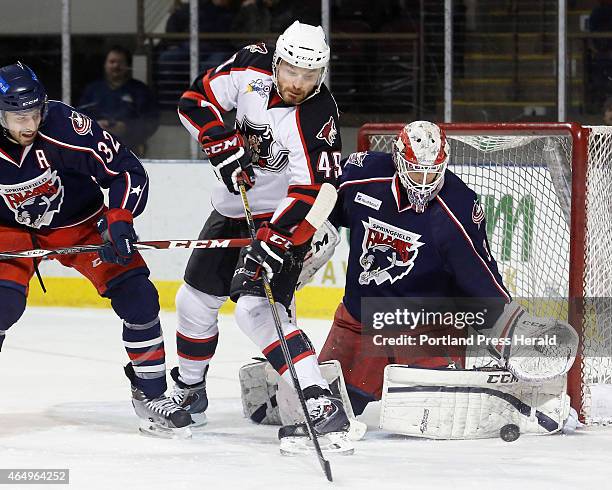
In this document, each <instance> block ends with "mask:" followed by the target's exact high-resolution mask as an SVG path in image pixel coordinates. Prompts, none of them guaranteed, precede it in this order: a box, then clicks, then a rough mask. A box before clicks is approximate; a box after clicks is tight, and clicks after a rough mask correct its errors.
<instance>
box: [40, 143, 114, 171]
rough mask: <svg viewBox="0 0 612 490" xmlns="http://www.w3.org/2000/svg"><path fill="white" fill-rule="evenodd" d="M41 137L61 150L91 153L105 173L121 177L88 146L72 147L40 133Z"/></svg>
mask: <svg viewBox="0 0 612 490" xmlns="http://www.w3.org/2000/svg"><path fill="white" fill-rule="evenodd" d="M38 134H39V135H40V137H41V138H42V139H44V140H46V141H48V142H49V143H53V144H54V145H56V146H59V147H61V148H68V149H70V150H75V151H84V152H88V153H91V154H92V155H93V156H94V158H95V159H96V160H98V161H99V162H100V163H101V164H102V166H103V167H104V171H105V172H106V173H107V174H108V175H112V176H116V175H119V174H120V172H115V171H114V170H110V169H109V168H108V167H107V166H106V163H104V160H103V159H102V158H101V157H100V155H98V154H97V153H96V151H95V150H94V149H93V148H88V147H86V146H74V145H70V144H68V143H64V142H63V141H59V140H54V139H53V138H51V137H49V136H46V135H44V134H42V133H40V132H39V133H38Z"/></svg>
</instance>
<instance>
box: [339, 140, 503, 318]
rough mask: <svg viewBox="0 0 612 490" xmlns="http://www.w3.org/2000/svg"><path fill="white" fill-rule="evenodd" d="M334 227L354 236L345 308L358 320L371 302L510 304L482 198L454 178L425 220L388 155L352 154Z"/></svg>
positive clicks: (449, 178) (450, 177) (450, 174)
mask: <svg viewBox="0 0 612 490" xmlns="http://www.w3.org/2000/svg"><path fill="white" fill-rule="evenodd" d="M330 219H331V221H332V222H333V223H334V224H335V225H336V226H344V227H346V228H349V229H350V252H349V259H348V269H347V275H346V287H345V291H344V299H343V301H344V304H345V306H346V308H347V309H348V311H349V313H350V314H351V315H352V316H353V317H354V318H356V319H358V320H361V299H362V298H367V297H395V298H401V297H432V298H434V297H435V298H500V299H502V300H503V301H500V305H501V306H502V307H503V304H504V303H505V302H507V301H509V300H510V294H509V293H508V291H507V290H506V288H505V286H504V284H503V281H502V278H501V276H500V274H499V271H498V269H497V263H496V262H495V259H494V258H493V257H492V256H491V252H490V249H489V244H488V240H487V236H486V232H485V230H486V223H485V220H484V212H483V210H482V208H481V206H480V203H479V202H478V197H477V195H476V193H475V192H474V191H472V190H471V189H470V188H469V187H468V186H467V185H466V184H465V183H464V182H463V181H462V180H461V179H460V178H459V177H457V176H456V175H455V174H454V173H453V172H451V171H450V170H446V173H445V175H444V185H443V187H442V189H441V190H440V192H439V193H438V195H437V196H436V197H435V198H434V199H433V200H432V201H431V202H430V203H429V205H428V206H427V208H426V210H425V212H424V213H416V212H415V211H414V210H413V208H412V206H411V204H410V203H409V202H408V199H407V196H406V194H405V192H404V190H403V187H402V184H401V183H400V181H399V177H398V175H397V173H396V171H395V166H394V164H393V160H392V158H391V155H390V154H387V153H378V152H368V153H354V154H352V155H351V156H350V157H349V158H348V159H347V161H346V163H345V164H344V168H343V174H342V176H341V178H340V187H339V196H338V203H337V205H336V208H335V209H334V213H333V214H332V216H331V218H330ZM495 301H496V300H495Z"/></svg>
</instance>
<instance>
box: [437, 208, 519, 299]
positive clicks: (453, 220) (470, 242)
mask: <svg viewBox="0 0 612 490" xmlns="http://www.w3.org/2000/svg"><path fill="white" fill-rule="evenodd" d="M436 199H437V200H438V202H439V203H440V204H441V205H442V209H444V211H446V214H448V216H449V218H450V219H451V221H452V222H453V223H455V226H457V228H458V229H459V232H460V233H461V234H462V235H463V237H464V238H465V240H466V241H467V242H468V244H469V245H470V247H471V248H472V251H473V252H474V254H475V255H476V257H478V259H479V260H480V262H482V265H483V266H484V268H485V270H486V271H487V272H488V273H489V275H490V276H491V279H493V283H494V284H495V287H496V288H497V289H498V290H499V291H500V292H501V293H502V294H503V295H504V296H505V297H506V298H507V300H508V302H510V301H511V299H510V296H509V295H508V293H507V292H506V290H505V289H504V288H503V287H502V286H500V285H499V283H498V282H497V279H496V278H495V275H494V274H493V272H491V269H489V266H488V265H487V263H486V262H485V261H484V260H483V258H482V257H481V256H480V254H479V253H478V250H476V247H475V246H474V242H472V238H471V237H470V235H469V234H468V233H467V231H465V228H464V227H463V225H462V224H461V222H460V221H459V220H458V219H457V218H455V215H454V214H453V212H452V211H451V210H450V208H449V207H448V206H447V204H446V203H445V202H444V201H443V200H442V198H441V197H440V196H436Z"/></svg>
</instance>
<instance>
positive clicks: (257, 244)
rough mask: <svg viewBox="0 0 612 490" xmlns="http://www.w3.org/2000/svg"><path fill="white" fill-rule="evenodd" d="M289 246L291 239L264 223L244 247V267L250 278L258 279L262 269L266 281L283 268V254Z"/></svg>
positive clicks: (270, 279)
mask: <svg viewBox="0 0 612 490" xmlns="http://www.w3.org/2000/svg"><path fill="white" fill-rule="evenodd" d="M290 247H291V240H290V239H289V237H287V236H285V235H284V234H282V233H280V232H278V231H276V230H275V229H274V228H272V225H270V224H268V223H264V224H263V225H262V226H261V227H260V228H259V230H257V235H256V236H255V240H253V243H251V245H249V246H248V247H246V248H245V249H244V269H245V272H246V274H247V276H248V277H250V278H251V279H252V280H256V279H259V277H260V276H261V273H262V269H263V271H264V272H265V274H266V276H267V278H268V281H272V277H274V274H276V273H277V272H280V271H281V269H282V268H283V262H284V256H285V254H286V253H287V251H288V250H289V248H290Z"/></svg>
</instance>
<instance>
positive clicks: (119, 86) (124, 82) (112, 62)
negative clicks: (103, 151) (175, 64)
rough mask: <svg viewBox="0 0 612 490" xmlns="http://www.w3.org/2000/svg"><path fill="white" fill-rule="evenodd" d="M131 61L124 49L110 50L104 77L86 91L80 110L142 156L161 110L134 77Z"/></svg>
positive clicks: (152, 96)
mask: <svg viewBox="0 0 612 490" xmlns="http://www.w3.org/2000/svg"><path fill="white" fill-rule="evenodd" d="M131 58H132V56H131V53H130V52H129V51H128V50H127V49H125V48H124V47H122V46H113V47H112V48H110V49H109V50H108V52H107V53H106V58H105V61H104V78H103V79H102V80H97V81H95V82H92V83H90V84H89V85H88V86H87V87H86V88H85V90H84V92H83V95H82V96H81V99H80V100H79V105H78V109H79V110H80V111H82V112H83V113H84V114H86V115H88V116H90V117H92V118H93V119H95V120H96V121H97V122H98V124H99V125H100V126H101V127H102V129H106V130H108V131H109V132H111V133H113V134H114V135H115V136H118V137H119V138H120V139H121V141H122V142H123V143H124V144H125V145H126V146H127V147H128V148H130V149H131V150H133V151H134V152H135V153H136V154H138V155H140V156H142V155H144V153H145V145H146V142H147V140H148V139H149V138H150V137H151V136H152V135H153V133H155V131H156V130H157V127H158V125H159V109H158V106H157V100H156V98H155V97H154V95H153V93H152V92H151V90H149V88H148V87H147V86H146V85H145V84H144V83H142V82H141V81H139V80H135V79H134V78H132V77H131V74H130V65H131Z"/></svg>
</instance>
